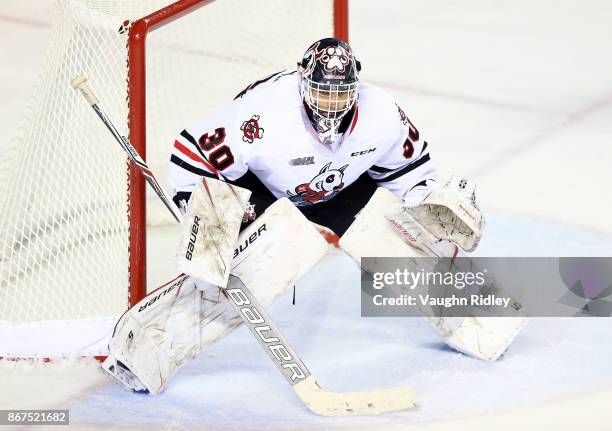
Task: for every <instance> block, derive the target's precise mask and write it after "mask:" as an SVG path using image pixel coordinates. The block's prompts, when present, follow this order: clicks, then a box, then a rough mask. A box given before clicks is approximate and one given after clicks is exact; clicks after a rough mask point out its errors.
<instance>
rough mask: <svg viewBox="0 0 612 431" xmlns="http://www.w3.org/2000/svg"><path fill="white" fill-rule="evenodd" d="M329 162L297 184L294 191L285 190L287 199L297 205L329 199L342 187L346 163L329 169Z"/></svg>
mask: <svg viewBox="0 0 612 431" xmlns="http://www.w3.org/2000/svg"><path fill="white" fill-rule="evenodd" d="M330 166H331V162H329V163H328V164H326V165H325V166H323V169H321V170H320V171H319V173H318V174H317V175H316V176H315V177H314V178H313V179H312V180H310V181H309V182H307V183H303V184H299V185H298V186H297V187H296V188H295V193H294V192H292V191H290V190H287V196H288V197H289V200H291V202H293V203H294V204H295V205H297V206H303V205H310V204H314V203H318V202H325V201H327V200H330V199H331V198H333V197H334V196H336V195H337V194H338V193H340V190H342V188H344V182H343V181H342V179H343V178H344V171H345V169H346V168H347V167H348V165H344V166H342V167H341V168H339V169H330V168H329V167H330Z"/></svg>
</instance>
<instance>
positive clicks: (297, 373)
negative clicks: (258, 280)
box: [226, 288, 306, 381]
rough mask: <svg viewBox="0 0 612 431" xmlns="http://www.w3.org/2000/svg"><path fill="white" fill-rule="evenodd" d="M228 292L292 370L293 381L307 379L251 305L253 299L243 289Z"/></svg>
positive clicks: (280, 362)
mask: <svg viewBox="0 0 612 431" xmlns="http://www.w3.org/2000/svg"><path fill="white" fill-rule="evenodd" d="M226 292H227V294H228V295H229V297H230V300H231V301H232V302H233V303H234V304H236V305H237V306H238V307H239V308H240V312H241V313H242V315H243V316H244V317H245V319H246V321H247V322H249V323H250V324H251V325H252V328H253V332H254V333H255V334H256V335H257V336H258V337H259V339H260V340H261V341H263V342H264V343H265V345H266V347H267V348H268V349H269V350H270V352H271V353H272V356H273V357H274V359H276V360H277V361H278V363H279V364H280V366H281V367H282V368H283V369H285V370H290V371H291V376H290V378H291V381H295V380H301V379H305V378H306V374H305V373H304V371H303V370H302V369H301V368H300V366H299V364H298V363H297V361H295V359H294V358H293V356H292V355H291V353H290V352H289V350H288V349H287V348H286V347H285V346H283V344H282V342H281V340H280V339H279V338H278V337H276V336H275V334H274V332H273V330H272V328H271V327H270V325H268V323H266V320H265V319H264V318H263V316H262V315H261V314H260V313H259V311H258V310H257V308H255V307H253V306H252V305H251V301H250V300H249V298H248V297H247V295H246V294H245V293H244V292H243V291H242V289H240V288H233V289H227V290H226Z"/></svg>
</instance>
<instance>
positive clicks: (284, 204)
mask: <svg viewBox="0 0 612 431" xmlns="http://www.w3.org/2000/svg"><path fill="white" fill-rule="evenodd" d="M288 239H290V241H288ZM327 250H328V244H327V242H326V241H325V240H324V239H323V238H322V237H321V236H320V235H319V233H318V232H317V230H316V229H315V228H314V227H313V226H312V225H311V224H310V223H309V222H308V220H306V218H305V217H304V216H303V215H302V214H301V213H300V212H299V210H298V209H297V208H296V207H295V206H294V205H293V204H292V203H291V202H290V201H289V200H288V199H285V198H284V199H280V200H278V201H277V202H275V203H274V204H273V205H272V206H270V207H269V208H268V209H267V210H266V212H265V213H264V214H263V215H262V216H261V217H259V218H258V219H257V220H255V222H253V223H252V224H251V225H250V226H249V227H247V228H246V229H245V230H244V231H243V232H242V233H241V234H240V237H239V239H238V244H237V246H236V248H235V249H234V252H233V256H234V260H233V268H232V271H231V272H232V274H233V275H235V276H237V277H238V278H240V279H241V280H242V282H243V283H244V284H245V285H246V286H247V287H248V288H249V289H250V290H251V292H252V293H253V295H254V296H255V297H256V298H257V299H258V300H259V301H260V302H261V304H262V305H264V306H267V305H269V304H271V303H272V302H273V301H274V300H275V299H276V298H278V297H279V296H280V295H282V294H283V293H284V292H285V291H286V290H287V289H288V288H289V287H290V286H292V285H293V284H295V282H296V281H297V280H298V279H299V278H300V277H301V276H302V275H303V274H305V273H306V272H307V271H309V270H310V269H311V268H312V267H313V266H314V265H315V264H316V263H317V262H318V261H319V260H320V259H321V258H322V257H323V256H324V255H325V253H326V252H327ZM241 323H242V319H241V318H240V316H239V315H238V314H237V313H236V312H235V311H234V309H233V307H232V305H231V304H230V303H229V302H228V299H227V297H226V296H225V292H224V291H223V290H222V289H220V288H218V287H217V286H215V285H212V284H210V283H207V282H203V281H201V280H197V279H195V278H192V277H189V276H187V275H182V276H180V277H178V278H177V279H175V280H173V281H172V282H170V283H168V284H166V285H165V286H162V287H161V288H159V289H157V290H155V291H154V292H152V293H150V294H149V295H148V296H147V297H146V298H144V299H143V300H142V301H140V302H139V303H138V304H136V305H135V306H134V307H132V308H130V310H128V311H127V312H126V313H125V314H124V315H123V316H122V317H121V319H120V320H119V322H118V323H117V325H116V327H115V331H114V333H113V337H112V338H111V341H110V344H109V350H110V354H111V356H112V357H113V358H114V359H115V360H117V361H120V362H121V363H122V364H124V365H125V366H126V367H127V368H128V369H129V371H130V372H131V373H132V374H133V375H134V376H136V377H137V380H138V382H140V383H141V386H144V387H146V389H147V390H148V391H149V392H151V393H159V392H161V391H162V390H163V388H164V386H165V385H166V384H167V382H168V381H169V379H170V377H171V376H172V375H173V374H174V373H175V372H176V371H177V370H178V369H179V368H180V366H182V365H183V364H184V363H185V362H187V361H188V360H190V359H192V358H193V357H194V356H196V355H197V354H199V353H200V352H201V351H202V350H203V349H204V348H206V347H207V346H209V345H211V344H212V343H214V342H216V341H218V340H219V339H221V338H223V337H224V336H225V335H227V334H228V333H229V332H231V331H232V330H234V329H235V328H236V327H238V326H239V325H240V324H241ZM107 371H108V370H107ZM114 377H116V378H117V376H114ZM124 380H125V379H124ZM122 383H123V384H124V385H126V383H125V381H122ZM128 386H129V385H128ZM132 389H136V388H134V387H132Z"/></svg>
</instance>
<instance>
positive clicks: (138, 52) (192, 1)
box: [127, 0, 349, 306]
mask: <svg viewBox="0 0 612 431" xmlns="http://www.w3.org/2000/svg"><path fill="white" fill-rule="evenodd" d="M213 1H215V0H179V1H177V2H175V3H172V4H170V5H168V6H166V7H165V8H162V9H160V10H158V11H155V12H153V13H151V14H149V15H147V16H145V17H143V18H141V19H139V20H137V21H135V22H133V23H132V24H131V26H130V31H129V38H128V64H129V68H128V94H127V100H128V108H129V111H128V128H129V140H130V142H131V143H132V145H133V146H134V147H135V148H136V150H137V151H138V152H139V153H140V155H141V156H142V158H143V159H144V160H147V154H146V146H147V145H146V138H147V137H146V40H147V35H148V34H149V33H150V32H152V31H155V30H156V29H158V28H160V27H162V26H164V25H166V24H169V23H171V22H173V21H175V20H177V19H179V18H181V17H182V16H184V15H186V14H188V13H190V12H192V11H194V10H196V9H199V8H201V7H204V6H206V5H209V4H210V3H212V2H213ZM217 1H223V0H217ZM348 1H349V0H333V14H334V19H333V23H334V24H333V25H334V37H336V38H338V39H341V40H344V41H346V42H348V37H349V34H348V29H349V27H348V7H349V5H348ZM128 182H129V213H128V215H129V222H130V249H129V268H128V270H129V283H130V286H129V305H130V306H132V305H134V304H135V303H137V302H138V301H139V300H140V299H142V298H144V297H145V296H146V294H147V226H146V199H145V180H144V178H143V177H142V175H140V173H139V172H138V169H137V168H136V167H135V166H133V165H132V164H131V165H130V168H129V174H128Z"/></svg>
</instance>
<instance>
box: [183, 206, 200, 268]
mask: <svg viewBox="0 0 612 431" xmlns="http://www.w3.org/2000/svg"><path fill="white" fill-rule="evenodd" d="M199 230H200V218H199V217H198V216H195V217H194V218H193V224H192V225H191V234H190V235H189V244H187V253H185V259H187V260H191V258H192V257H193V250H194V249H195V242H196V238H197V237H198V231H199Z"/></svg>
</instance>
